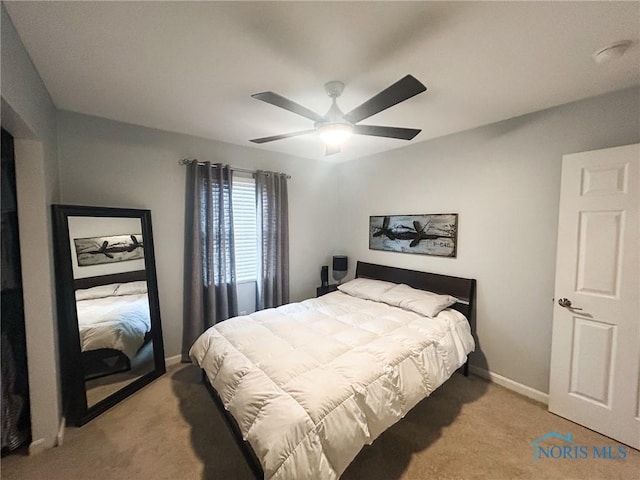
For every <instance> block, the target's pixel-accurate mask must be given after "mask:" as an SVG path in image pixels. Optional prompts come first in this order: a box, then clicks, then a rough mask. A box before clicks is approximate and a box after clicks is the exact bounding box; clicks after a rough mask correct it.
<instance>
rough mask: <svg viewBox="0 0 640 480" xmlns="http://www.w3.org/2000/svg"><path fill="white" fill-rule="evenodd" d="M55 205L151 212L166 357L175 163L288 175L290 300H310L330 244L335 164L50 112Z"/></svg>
mask: <svg viewBox="0 0 640 480" xmlns="http://www.w3.org/2000/svg"><path fill="white" fill-rule="evenodd" d="M58 134H59V136H58V146H59V153H60V187H61V192H62V195H61V196H62V202H63V203H70V204H81V205H95V206H107V207H130V208H148V209H150V210H151V216H152V222H153V233H154V244H155V249H156V251H155V254H156V268H157V270H158V272H157V273H158V288H159V297H160V314H161V317H162V327H163V328H162V330H163V334H164V341H165V352H166V355H167V357H171V356H174V355H178V354H179V353H180V348H181V342H182V315H183V311H182V308H183V306H182V295H183V263H184V211H185V174H186V169H185V167H183V166H180V165H178V160H179V159H181V158H185V157H196V158H198V159H200V160H209V161H211V162H222V163H228V164H231V165H234V166H238V167H243V168H253V169H256V168H261V169H266V170H273V171H281V172H286V173H289V174H290V175H291V176H292V178H291V180H289V185H288V186H289V224H290V264H291V272H290V273H291V299H292V300H293V301H295V300H301V299H304V298H308V297H311V296H314V295H315V287H316V286H318V285H319V284H320V266H321V265H325V264H327V263H328V261H329V258H330V256H331V254H332V253H333V250H334V244H335V242H336V239H335V235H333V232H332V231H331V229H330V228H328V227H331V226H332V225H334V216H335V215H336V212H338V206H337V203H336V190H337V184H336V182H335V179H334V171H335V166H333V165H332V164H329V163H326V162H317V161H313V160H306V159H301V158H296V157H291V156H286V155H282V154H276V153H272V152H263V151H260V150H257V149H253V148H245V147H238V146H234V145H230V144H226V143H222V142H216V141H213V140H207V139H203V138H197V137H192V136H188V135H182V134H178V133H171V132H165V131H160V130H154V129H149V128H144V127H139V126H134V125H129V124H124V123H120V122H115V121H110V120H106V119H101V118H96V117H90V116H86V115H80V114H76V113H72V112H65V111H60V112H58Z"/></svg>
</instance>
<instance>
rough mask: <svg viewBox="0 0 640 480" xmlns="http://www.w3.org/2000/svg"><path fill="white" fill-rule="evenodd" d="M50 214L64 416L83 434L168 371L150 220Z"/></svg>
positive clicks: (98, 213) (74, 211)
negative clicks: (91, 423) (82, 428)
mask: <svg viewBox="0 0 640 480" xmlns="http://www.w3.org/2000/svg"><path fill="white" fill-rule="evenodd" d="M52 209H53V221H54V255H55V267H56V297H57V304H58V338H59V342H60V343H59V351H60V369H61V375H60V376H61V382H62V393H63V396H62V398H63V408H64V411H65V415H66V417H67V421H68V422H69V423H72V424H75V425H78V426H80V425H83V424H85V423H86V422H88V421H89V420H91V419H93V418H95V417H96V416H97V415H99V414H101V413H102V412H104V411H105V410H107V409H108V408H111V407H112V406H114V405H115V404H116V403H118V402H120V401H121V400H123V399H125V398H126V397H128V396H129V395H131V394H133V393H134V392H136V391H137V390H139V389H140V388H142V387H143V386H145V385H147V384H148V383H149V382H151V381H152V380H154V379H156V378H157V377H159V376H161V375H162V374H164V373H165V371H166V369H165V363H164V347H163V343H162V328H161V325H160V307H159V302H158V285H157V279H156V267H155V258H154V253H153V232H152V229H151V212H150V211H149V210H137V209H125V208H107V207H86V206H78V205H53V206H52Z"/></svg>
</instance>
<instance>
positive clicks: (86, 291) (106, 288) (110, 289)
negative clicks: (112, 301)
mask: <svg viewBox="0 0 640 480" xmlns="http://www.w3.org/2000/svg"><path fill="white" fill-rule="evenodd" d="M119 286H120V284H119V283H110V284H109V285H98V286H97V287H91V288H82V289H80V290H76V301H77V302H79V301H80V300H93V299H95V298H105V297H111V296H113V295H115V294H116V290H117V289H118V287H119Z"/></svg>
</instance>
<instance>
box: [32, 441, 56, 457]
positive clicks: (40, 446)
mask: <svg viewBox="0 0 640 480" xmlns="http://www.w3.org/2000/svg"><path fill="white" fill-rule="evenodd" d="M49 448H51V446H47V444H46V443H45V441H44V438H39V439H37V440H34V441H32V442H31V443H30V444H29V455H37V454H39V453H42V452H44V451H45V450H48V449H49Z"/></svg>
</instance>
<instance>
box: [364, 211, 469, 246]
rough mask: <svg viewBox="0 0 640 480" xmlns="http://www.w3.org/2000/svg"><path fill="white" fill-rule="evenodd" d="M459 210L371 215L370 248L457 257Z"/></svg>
mask: <svg viewBox="0 0 640 480" xmlns="http://www.w3.org/2000/svg"><path fill="white" fill-rule="evenodd" d="M457 243H458V214H457V213H439V214H432V215H386V216H371V217H369V249H371V250H387V251H390V252H402V253H418V254H421V255H433V256H437V257H455V256H456V255H457Z"/></svg>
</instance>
